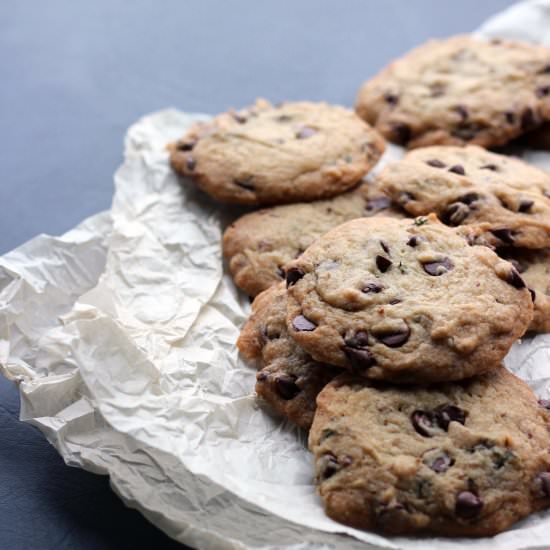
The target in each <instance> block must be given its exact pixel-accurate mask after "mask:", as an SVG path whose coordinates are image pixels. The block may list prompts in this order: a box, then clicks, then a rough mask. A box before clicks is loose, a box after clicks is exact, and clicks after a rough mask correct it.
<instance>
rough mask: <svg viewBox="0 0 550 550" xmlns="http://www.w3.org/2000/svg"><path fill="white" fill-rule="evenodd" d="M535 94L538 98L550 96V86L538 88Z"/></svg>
mask: <svg viewBox="0 0 550 550" xmlns="http://www.w3.org/2000/svg"><path fill="white" fill-rule="evenodd" d="M535 93H536V94H537V97H544V96H547V95H549V94H550V86H541V87H540V88H537V91H536V92H535Z"/></svg>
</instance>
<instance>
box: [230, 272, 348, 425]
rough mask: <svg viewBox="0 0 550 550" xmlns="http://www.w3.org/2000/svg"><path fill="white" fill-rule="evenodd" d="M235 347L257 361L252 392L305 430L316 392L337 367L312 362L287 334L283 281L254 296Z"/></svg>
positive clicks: (313, 409) (310, 416)
mask: <svg viewBox="0 0 550 550" xmlns="http://www.w3.org/2000/svg"><path fill="white" fill-rule="evenodd" d="M237 347H238V348H239V350H240V352H241V354H242V355H243V356H244V357H245V358H246V359H248V360H249V361H252V360H256V361H258V362H259V367H260V371H259V372H258V374H257V375H256V380H257V382H256V393H257V394H258V395H259V396H260V397H262V398H263V399H265V400H266V401H267V402H268V403H269V404H270V405H271V407H273V409H274V410H275V411H276V412H277V413H279V414H280V415H282V416H284V417H286V418H288V419H289V420H290V421H292V422H294V423H295V424H297V425H298V426H300V427H301V428H304V429H309V427H310V426H311V422H312V421H313V413H314V412H315V406H316V405H315V398H316V397H317V394H318V393H319V392H320V391H321V389H323V387H324V386H325V385H326V384H327V383H328V382H329V381H330V380H332V379H333V378H334V377H335V376H336V375H337V374H338V373H339V372H341V370H340V369H337V368H334V367H330V366H328V365H322V364H319V363H317V362H315V361H314V360H313V359H312V358H311V357H310V356H309V355H307V353H305V352H304V351H303V350H302V349H300V347H298V346H297V345H296V343H295V342H294V340H292V338H291V337H290V336H289V335H288V331H287V329H286V287H285V284H284V283H279V284H278V285H275V286H272V287H271V288H269V289H267V290H266V291H264V292H262V293H261V294H259V295H258V296H257V297H256V299H255V300H254V302H253V304H252V314H251V316H250V318H249V319H248V321H247V322H246V324H245V325H244V327H243V329H242V331H241V335H240V337H239V340H238V341H237Z"/></svg>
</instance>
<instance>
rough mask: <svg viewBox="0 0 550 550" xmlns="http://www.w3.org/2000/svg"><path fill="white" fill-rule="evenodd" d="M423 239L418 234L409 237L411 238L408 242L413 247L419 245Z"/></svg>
mask: <svg viewBox="0 0 550 550" xmlns="http://www.w3.org/2000/svg"><path fill="white" fill-rule="evenodd" d="M422 240H423V239H422V237H419V236H418V235H413V236H412V237H410V238H409V240H408V241H407V244H408V245H409V246H411V247H412V248H415V247H417V246H418V243H419V242H421V241H422Z"/></svg>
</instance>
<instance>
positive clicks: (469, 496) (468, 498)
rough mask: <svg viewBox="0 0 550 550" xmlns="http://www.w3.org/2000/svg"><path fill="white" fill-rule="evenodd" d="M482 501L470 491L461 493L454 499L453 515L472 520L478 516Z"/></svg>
mask: <svg viewBox="0 0 550 550" xmlns="http://www.w3.org/2000/svg"><path fill="white" fill-rule="evenodd" d="M482 508H483V501H482V500H481V499H480V498H479V497H478V496H477V495H474V493H471V492H470V491H462V492H461V493H458V495H457V497H456V504H455V513H456V515H457V516H459V517H461V518H464V519H472V518H475V517H476V516H478V515H479V513H480V512H481V509H482Z"/></svg>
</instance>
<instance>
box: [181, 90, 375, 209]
mask: <svg viewBox="0 0 550 550" xmlns="http://www.w3.org/2000/svg"><path fill="white" fill-rule="evenodd" d="M383 151H384V141H383V139H382V138H381V136H380V135H379V134H378V132H376V131H375V130H374V129H373V128H371V127H370V126H369V125H368V124H366V123H365V122H363V121H362V120H361V119H360V118H359V117H358V116H357V115H356V114H355V113H353V112H352V111H350V110H348V109H345V108H343V107H338V106H334V105H328V104H326V103H307V102H301V103H283V104H282V105H280V106H278V107H273V106H272V105H271V104H270V103H268V102H267V101H264V100H258V101H257V102H256V104H255V105H254V106H252V107H250V108H248V109H244V110H242V111H239V112H229V113H224V114H221V115H219V116H217V117H215V118H214V119H213V120H211V121H210V122H205V123H200V124H198V125H196V126H194V127H193V128H192V129H191V130H190V131H189V132H188V133H187V134H186V135H185V136H184V137H183V138H182V139H181V140H180V141H179V142H177V143H176V144H174V145H173V146H172V153H171V163H172V166H173V168H174V170H176V171H177V172H179V173H180V174H183V175H184V176H188V177H189V178H191V179H192V180H193V181H195V182H196V183H197V185H198V186H199V187H200V188H201V189H202V190H203V191H206V192H207V193H208V194H210V195H211V196H212V197H214V198H215V199H217V200H220V201H223V202H229V203H238V204H255V205H258V204H282V203H290V202H298V201H309V200H315V199H321V198H327V197H333V196H335V195H338V194H340V193H343V192H344V191H346V190H347V189H349V188H351V187H353V186H354V185H355V184H356V183H357V182H358V181H359V180H360V179H361V178H362V177H363V176H364V175H365V174H366V173H367V172H368V171H369V170H370V169H371V168H372V167H373V166H374V165H375V164H376V162H377V161H378V159H379V158H380V156H381V155H382V153H383Z"/></svg>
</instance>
